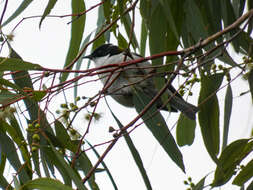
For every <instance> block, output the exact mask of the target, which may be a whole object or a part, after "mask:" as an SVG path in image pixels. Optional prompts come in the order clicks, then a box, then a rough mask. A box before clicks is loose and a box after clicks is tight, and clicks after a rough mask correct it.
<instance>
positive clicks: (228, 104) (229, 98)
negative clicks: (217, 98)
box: [222, 83, 233, 150]
mask: <svg viewBox="0 0 253 190" xmlns="http://www.w3.org/2000/svg"><path fill="white" fill-rule="evenodd" d="M232 104H233V94H232V88H231V85H230V83H229V84H228V87H227V92H226V96H225V106H224V126H223V144H222V150H224V148H225V147H226V146H227V141H228V131H229V121H230V117H231V113H232Z"/></svg>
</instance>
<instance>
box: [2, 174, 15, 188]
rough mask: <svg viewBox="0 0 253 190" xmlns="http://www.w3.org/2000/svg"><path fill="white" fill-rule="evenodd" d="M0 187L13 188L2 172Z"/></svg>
mask: <svg viewBox="0 0 253 190" xmlns="http://www.w3.org/2000/svg"><path fill="white" fill-rule="evenodd" d="M0 187H1V188H3V189H7V187H8V189H9V190H13V189H14V188H13V187H12V186H11V185H10V184H9V182H8V181H7V180H6V179H5V177H4V176H3V174H0Z"/></svg>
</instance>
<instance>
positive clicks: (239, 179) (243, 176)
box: [233, 160, 253, 186]
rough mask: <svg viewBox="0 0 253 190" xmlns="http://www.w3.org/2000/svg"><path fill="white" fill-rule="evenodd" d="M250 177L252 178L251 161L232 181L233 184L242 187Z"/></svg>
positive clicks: (252, 162)
mask: <svg viewBox="0 0 253 190" xmlns="http://www.w3.org/2000/svg"><path fill="white" fill-rule="evenodd" d="M252 177H253V160H251V161H250V162H249V163H248V164H247V165H246V166H244V167H243V168H242V170H241V171H240V173H239V174H238V175H237V176H236V178H235V179H234V181H233V184H235V185H238V186H242V185H243V184H244V183H246V182H247V181H248V180H249V179H250V178H252Z"/></svg>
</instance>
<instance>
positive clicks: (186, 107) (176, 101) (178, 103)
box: [169, 93, 199, 120]
mask: <svg viewBox="0 0 253 190" xmlns="http://www.w3.org/2000/svg"><path fill="white" fill-rule="evenodd" d="M169 95H170V96H171V97H169V98H170V101H169V104H170V106H171V107H173V108H175V109H177V110H179V111H181V112H182V113H183V114H184V115H185V116H187V117H188V118H190V119H192V120H195V119H196V113H197V112H198V111H199V108H198V107H196V106H194V105H192V104H190V103H188V102H186V101H185V100H184V99H183V98H180V97H178V96H175V95H174V94H173V95H172V94H171V93H169Z"/></svg>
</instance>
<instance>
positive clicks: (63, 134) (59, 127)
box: [54, 120, 78, 152]
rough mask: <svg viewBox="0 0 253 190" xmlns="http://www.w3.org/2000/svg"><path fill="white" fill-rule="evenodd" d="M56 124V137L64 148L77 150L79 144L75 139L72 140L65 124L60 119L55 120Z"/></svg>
mask: <svg viewBox="0 0 253 190" xmlns="http://www.w3.org/2000/svg"><path fill="white" fill-rule="evenodd" d="M54 126H55V132H56V137H57V138H56V139H57V141H59V144H60V145H61V146H62V147H63V148H66V149H68V150H70V151H72V152H76V151H77V148H78V146H77V145H76V144H75V143H74V142H73V141H71V138H70V136H69V134H68V133H67V129H66V128H65V127H64V125H63V124H62V123H61V122H60V121H58V120H55V122H54Z"/></svg>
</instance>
